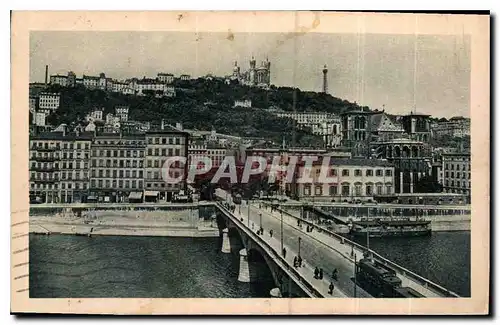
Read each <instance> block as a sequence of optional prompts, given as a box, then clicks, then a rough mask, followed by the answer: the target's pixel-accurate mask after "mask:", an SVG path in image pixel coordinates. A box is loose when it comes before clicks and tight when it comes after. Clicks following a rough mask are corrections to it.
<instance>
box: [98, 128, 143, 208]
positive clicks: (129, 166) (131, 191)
mask: <svg viewBox="0 0 500 325" xmlns="http://www.w3.org/2000/svg"><path fill="white" fill-rule="evenodd" d="M145 142H146V141H145V137H144V135H140V134H139V135H125V136H124V135H121V134H115V133H113V134H101V135H97V136H96V137H94V139H93V142H92V154H91V167H90V168H91V175H90V195H91V197H92V199H94V200H97V201H99V202H126V201H127V200H128V198H129V197H135V195H139V194H140V197H141V198H142V192H143V188H144V157H145V147H146V143H145Z"/></svg>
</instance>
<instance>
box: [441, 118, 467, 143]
mask: <svg viewBox="0 0 500 325" xmlns="http://www.w3.org/2000/svg"><path fill="white" fill-rule="evenodd" d="M432 136H434V137H442V136H450V137H456V138H463V137H468V136H470V118H465V117H452V118H451V119H450V120H449V121H447V122H439V123H437V124H435V125H434V126H433V127H432Z"/></svg>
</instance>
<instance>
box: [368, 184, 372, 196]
mask: <svg viewBox="0 0 500 325" xmlns="http://www.w3.org/2000/svg"><path fill="white" fill-rule="evenodd" d="M366 195H368V196H370V195H373V186H372V185H366Z"/></svg>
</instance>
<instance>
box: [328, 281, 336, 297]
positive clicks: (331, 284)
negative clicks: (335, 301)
mask: <svg viewBox="0 0 500 325" xmlns="http://www.w3.org/2000/svg"><path fill="white" fill-rule="evenodd" d="M334 288H335V287H334V286H333V282H330V286H329V287H328V289H329V290H328V293H329V294H330V295H333V289H334Z"/></svg>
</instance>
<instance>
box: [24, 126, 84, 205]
mask: <svg viewBox="0 0 500 325" xmlns="http://www.w3.org/2000/svg"><path fill="white" fill-rule="evenodd" d="M91 139H92V134H91V133H87V132H83V133H66V132H65V131H64V132H45V133H41V134H38V135H35V136H33V137H31V138H30V202H34V201H35V202H38V203H41V202H45V203H61V202H62V203H73V202H86V198H87V194H88V191H87V190H88V188H87V187H88V184H89V179H88V170H89V155H90V144H91Z"/></svg>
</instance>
